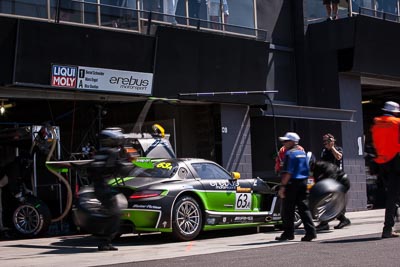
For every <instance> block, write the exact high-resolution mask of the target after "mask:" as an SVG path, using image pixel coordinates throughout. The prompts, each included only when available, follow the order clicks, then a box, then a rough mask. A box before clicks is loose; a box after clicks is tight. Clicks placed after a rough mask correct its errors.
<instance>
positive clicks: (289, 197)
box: [275, 132, 317, 241]
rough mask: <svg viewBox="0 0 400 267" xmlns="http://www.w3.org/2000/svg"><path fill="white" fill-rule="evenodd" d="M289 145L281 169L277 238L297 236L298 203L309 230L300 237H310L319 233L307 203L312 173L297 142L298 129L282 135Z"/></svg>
mask: <svg viewBox="0 0 400 267" xmlns="http://www.w3.org/2000/svg"><path fill="white" fill-rule="evenodd" d="M279 140H280V141H281V142H283V145H284V146H285V147H286V150H287V152H286V154H285V160H284V164H283V169H282V171H281V175H282V178H281V186H280V188H279V192H278V194H279V197H280V198H282V212H281V213H282V214H281V215H282V222H283V225H282V228H283V233H282V234H281V235H280V236H277V237H276V238H275V240H278V241H286V240H293V239H294V214H295V208H296V206H297V208H298V211H299V214H300V217H301V220H302V221H303V225H304V230H305V231H306V234H305V236H304V237H302V238H301V241H311V240H313V239H315V238H316V237H317V234H316V230H315V226H314V223H313V220H312V216H311V211H310V209H309V207H308V204H307V179H308V176H309V173H310V169H309V164H308V160H307V155H306V153H305V152H304V151H303V150H301V149H300V148H299V146H298V143H299V140H300V137H299V135H298V134H297V133H294V132H287V133H286V134H285V135H284V136H282V137H279Z"/></svg>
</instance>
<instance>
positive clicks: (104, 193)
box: [88, 128, 124, 251]
mask: <svg viewBox="0 0 400 267" xmlns="http://www.w3.org/2000/svg"><path fill="white" fill-rule="evenodd" d="M123 140H124V137H123V133H122V131H121V129H119V128H110V129H106V130H103V131H101V132H100V134H99V143H100V146H101V147H100V149H99V150H98V151H97V152H96V154H95V155H94V157H93V159H94V162H92V163H91V165H90V166H89V168H88V174H89V177H90V178H91V180H92V183H93V187H94V194H95V197H96V198H97V199H98V200H99V201H100V202H101V205H102V209H103V210H102V212H103V213H104V215H105V216H109V217H110V218H111V219H110V222H109V223H107V224H105V227H104V228H105V229H102V232H101V233H98V234H94V235H95V236H97V237H99V239H100V244H99V246H98V249H99V251H108V250H118V248H116V247H114V246H113V245H112V244H111V241H112V239H113V238H114V237H115V236H116V234H117V233H118V229H119V224H120V209H119V208H118V205H117V201H116V199H115V193H114V192H113V191H112V188H111V187H110V186H109V185H108V184H107V181H108V180H109V179H110V178H112V176H113V174H115V173H116V172H117V169H118V165H119V163H120V161H121V157H120V153H121V145H122V144H123Z"/></svg>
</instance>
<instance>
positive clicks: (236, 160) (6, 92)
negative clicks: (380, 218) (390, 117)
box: [0, 0, 400, 210]
mask: <svg viewBox="0 0 400 267" xmlns="http://www.w3.org/2000/svg"><path fill="white" fill-rule="evenodd" d="M58 3H60V4H59V5H58ZM341 5H342V4H341ZM321 8H323V7H322V4H321V3H314V2H313V1H284V0H248V1H243V0H227V1H190V0H179V1H168V0H164V1H161V0H159V1H150V0H149V1H145V0H143V1H142V0H138V1H100V0H97V1H94V0H93V1H45V0H44V1H28V0H25V1H2V2H1V3H0V14H1V16H0V20H1V23H0V28H1V34H0V47H1V49H0V57H1V58H2V61H1V63H0V95H1V98H2V99H4V101H6V102H7V103H11V102H12V103H15V106H13V107H12V108H8V109H7V110H6V113H5V114H4V116H2V117H1V123H2V127H3V128H4V129H5V128H12V127H17V126H21V125H25V124H26V125H28V124H41V123H44V122H51V123H52V124H54V125H58V126H60V131H61V139H62V144H63V145H62V146H63V151H62V152H63V153H62V155H63V158H64V159H65V158H68V155H70V154H71V153H76V152H79V151H80V150H81V147H82V145H83V143H85V142H87V141H93V139H94V138H95V133H96V131H99V130H100V129H101V128H104V127H110V126H121V127H123V128H124V129H126V130H129V129H132V128H133V124H134V123H135V122H136V121H137V120H138V118H144V122H145V123H144V126H143V128H142V130H143V131H147V130H150V128H149V127H148V126H149V125H151V124H152V123H153V122H157V123H161V124H163V125H164V126H165V128H166V130H167V132H169V133H171V142H172V144H173V146H174V148H175V150H176V153H177V155H178V156H179V157H201V158H207V159H211V160H214V161H216V162H218V163H220V164H221V165H223V166H224V167H226V168H227V169H228V170H229V171H239V172H241V173H242V176H244V177H250V176H259V177H262V178H264V179H275V178H276V174H275V173H274V171H273V166H274V157H275V155H276V150H277V149H278V148H279V146H280V144H279V143H278V137H279V136H281V135H283V134H284V133H285V132H286V131H296V132H298V133H299V135H300V136H301V144H302V145H303V146H304V147H305V148H306V150H308V151H312V152H313V153H314V154H315V155H316V156H317V158H318V156H319V153H320V151H321V149H322V141H321V139H322V135H323V134H325V133H327V132H329V133H332V134H333V135H335V137H336V138H337V140H338V144H339V145H340V146H342V147H343V149H344V169H345V171H346V172H347V173H348V175H349V177H350V181H351V184H352V187H351V190H350V193H349V200H348V209H349V210H363V209H366V208H367V201H368V199H367V186H368V185H367V180H368V179H367V177H368V173H367V172H366V168H365V160H364V148H365V144H366V142H367V143H368V142H369V141H370V140H369V139H368V138H369V136H368V135H369V133H368V127H369V124H370V122H371V120H372V117H373V116H374V115H376V114H377V112H378V110H379V108H378V106H379V105H380V104H382V103H383V102H384V101H386V100H394V101H396V99H394V98H393V96H394V95H396V93H397V94H398V87H397V86H398V83H397V82H396V79H397V77H398V76H399V74H398V73H397V71H396V68H395V62H398V61H396V60H397V57H398V53H397V51H396V50H397V49H396V48H397V47H398V46H397V42H398V40H397V39H398V38H397V37H396V35H395V34H394V33H395V32H396V30H397V27H400V24H398V23H396V22H392V21H387V20H383V19H382V18H372V17H367V16H365V15H363V14H361V12H359V14H357V16H351V17H345V18H341V19H339V20H336V21H325V20H324V19H323V18H322V17H323V15H322V14H323V11H321ZM346 8H347V11H348V10H349V6H347V7H346ZM350 8H352V7H350ZM317 9H318V10H317ZM340 10H341V12H342V13H341V14H343V13H344V12H343V8H341V9H340ZM350 10H353V9H350ZM352 13H353V12H350V14H352ZM346 14H347V13H346ZM315 18H319V20H318V19H315ZM312 22H317V23H312ZM356 29H357V30H356ZM371 29H373V34H371V32H370V30H371ZM383 29H384V30H383ZM388 36H389V37H388ZM377 40H378V41H377ZM376 42H377V43H379V45H377V44H376ZM371 50H373V51H374V52H373V53H371ZM63 71H64V72H63ZM74 71H76V76H74V75H73V73H74ZM62 72H63V73H64V74H65V75H64V76H63V75H62V74H63V73H62ZM80 73H84V74H85V75H86V76H85V75H83V74H82V75H83V76H79V74H80ZM57 74H59V75H58V76H57ZM89 74H90V75H95V74H96V75H98V76H96V77H94V76H91V77H89V76H88V75H89ZM107 75H111V76H107ZM124 75H128V76H124ZM135 75H136V76H135ZM103 76H104V77H105V76H107V77H111V78H109V80H108V81H111V80H112V81H114V82H113V85H110V84H105V83H101V82H99V81H101V77H103ZM74 78H76V84H75V83H74V81H75V80H74ZM86 79H87V80H86ZM96 79H98V80H96ZM79 81H80V82H82V84H81V86H79V85H80V83H79ZM85 81H86V84H85V83H84V82H85ZM96 82H97V84H95V83H96ZM85 85H86V87H85ZM365 100H374V101H371V102H372V103H376V104H374V105H363V104H362V103H363V101H365ZM143 114H145V116H143ZM4 153H5V152H4ZM4 153H3V154H4ZM6 157H7V155H3V158H6Z"/></svg>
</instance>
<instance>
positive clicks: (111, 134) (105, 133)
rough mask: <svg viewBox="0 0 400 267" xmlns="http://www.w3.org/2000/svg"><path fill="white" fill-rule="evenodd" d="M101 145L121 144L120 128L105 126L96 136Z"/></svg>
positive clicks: (121, 134)
mask: <svg viewBox="0 0 400 267" xmlns="http://www.w3.org/2000/svg"><path fill="white" fill-rule="evenodd" d="M98 138H99V143H100V145H101V146H102V147H117V146H120V145H122V144H123V142H124V134H123V132H122V129H121V128H116V127H115V128H106V129H104V130H102V131H101V132H100V134H99V136H98Z"/></svg>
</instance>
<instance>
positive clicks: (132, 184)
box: [109, 158, 281, 241]
mask: <svg viewBox="0 0 400 267" xmlns="http://www.w3.org/2000/svg"><path fill="white" fill-rule="evenodd" d="M134 165H135V167H134V168H132V169H131V170H130V171H129V174H128V175H127V176H125V177H123V178H115V179H111V180H110V181H109V184H110V185H111V186H112V187H114V188H115V189H116V190H117V191H119V192H121V193H123V194H124V195H125V197H126V198H127V200H128V205H127V208H125V209H123V210H122V217H121V219H122V220H121V221H122V223H121V228H120V234H123V233H133V232H165V233H172V235H173V236H174V237H175V238H176V239H177V240H180V241H187V240H192V239H194V238H196V237H197V236H198V235H199V233H200V232H201V231H202V230H203V231H209V230H218V229H227V228H240V227H251V226H253V227H254V226H259V225H265V224H271V225H277V224H280V223H281V216H280V204H279V200H278V197H277V195H276V190H275V189H274V188H273V187H271V186H269V185H268V184H267V183H266V182H265V181H263V180H261V179H260V178H250V179H240V174H239V173H237V172H232V173H229V172H228V171H227V170H225V169H224V168H223V167H221V166H220V165H218V164H217V163H215V162H212V161H209V160H204V159H194V158H182V159H176V158H173V159H150V158H139V159H137V160H136V162H134Z"/></svg>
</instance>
